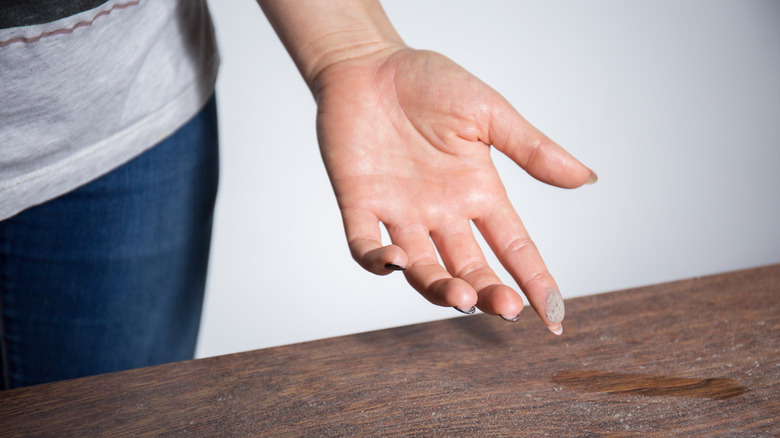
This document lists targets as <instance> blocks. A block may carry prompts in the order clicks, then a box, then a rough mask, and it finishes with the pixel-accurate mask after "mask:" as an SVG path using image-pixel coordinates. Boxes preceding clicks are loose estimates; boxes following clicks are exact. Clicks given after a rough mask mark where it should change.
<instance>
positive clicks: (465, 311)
mask: <svg viewBox="0 0 780 438" xmlns="http://www.w3.org/2000/svg"><path fill="white" fill-rule="evenodd" d="M453 309H455V310H457V311H458V312H460V313H465V314H466V315H473V314H474V312H476V311H477V308H476V307H474V306H471V308H470V309H468V310H463V309H461V308H460V307H453Z"/></svg>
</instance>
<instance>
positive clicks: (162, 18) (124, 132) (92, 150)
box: [0, 0, 219, 220]
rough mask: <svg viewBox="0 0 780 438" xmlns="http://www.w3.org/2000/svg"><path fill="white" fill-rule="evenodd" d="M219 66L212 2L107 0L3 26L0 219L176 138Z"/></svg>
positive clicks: (0, 54) (0, 42) (209, 90)
mask: <svg viewBox="0 0 780 438" xmlns="http://www.w3.org/2000/svg"><path fill="white" fill-rule="evenodd" d="M93 3H100V2H94V0H93ZM218 64H219V59H218V54H217V48H216V43H215V39H214V30H213V27H212V24H211V19H210V17H209V14H208V10H207V7H206V2H205V0H109V1H106V2H104V3H102V4H99V5H98V6H97V7H94V8H91V9H88V10H84V11H82V12H79V13H76V14H75V15H70V16H67V17H64V18H59V19H57V20H55V21H51V22H47V23H44V24H34V25H25V26H17V27H10V28H6V29H0V220H2V219H6V218H8V217H10V216H13V215H14V214H16V213H18V212H20V211H22V210H24V209H25V208H28V207H31V206H33V205H37V204H40V203H42V202H45V201H47V200H50V199H52V198H55V197H57V196H59V195H61V194H64V193H67V192H68V191H71V190H73V189H75V188H76V187H78V186H80V185H83V184H85V183H87V182H89V181H91V180H93V179H95V178H97V177H99V176H101V175H103V174H105V173H107V172H109V171H110V170H112V169H114V168H116V167H118V166H119V165H121V164H123V163H125V162H127V161H128V160H130V159H132V158H133V157H135V156H137V155H139V154H140V153H142V152H144V151H145V150H146V149H148V148H150V147H151V146H153V145H155V144H157V143H158V142H160V141H161V140H163V139H164V138H165V137H167V136H169V135H170V134H172V133H173V132H175V131H176V130H177V129H178V128H179V127H181V126H182V125H184V124H185V123H186V122H187V120H189V119H190V118H191V117H192V116H194V115H195V114H196V113H197V112H198V111H199V110H200V108H201V107H202V106H203V105H204V104H205V102H206V101H207V100H208V99H209V98H210V97H211V95H212V93H213V91H214V83H215V81H216V76H217V69H218Z"/></svg>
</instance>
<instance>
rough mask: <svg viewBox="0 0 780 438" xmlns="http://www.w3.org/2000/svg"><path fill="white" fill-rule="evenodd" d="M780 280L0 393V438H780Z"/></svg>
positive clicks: (692, 284)
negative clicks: (548, 324) (545, 320)
mask: <svg viewBox="0 0 780 438" xmlns="http://www.w3.org/2000/svg"><path fill="white" fill-rule="evenodd" d="M779 292H780V265H775V266H769V267H763V268H757V269H750V270H744V271H738V272H732V273H727V274H721V275H715V276H708V277H702V278H694V279H690V280H684V281H678V282H673V283H666V284H660V285H655V286H648V287H642V288H637V289H631V290H625V291H618V292H612V293H606V294H600V295H593V296H588V297H582V298H575V299H572V300H568V301H567V303H566V308H567V313H566V321H565V323H564V327H565V331H564V334H563V336H561V337H556V336H554V335H552V334H550V333H549V332H548V331H547V329H546V328H545V327H544V326H543V325H542V324H540V323H539V321H537V318H536V317H535V315H533V314H532V312H531V311H530V309H527V310H526V311H525V312H524V315H523V317H522V318H521V319H520V321H519V322H517V323H508V322H505V321H502V320H501V319H499V318H496V317H490V316H487V315H474V316H465V317H459V318H454V319H448V320H442V321H436V322H431V323H425V324H417V325H411V326H405V327H399V328H393V329H387V330H380V331H374V332H369V333H361V334H356V335H350V336H343V337H338V338H331V339H324V340H319V341H313V342H306V343H301V344H294V345H287V346H282V347H274V348H268V349H264V350H257V351H250V352H246V353H238V354H233V355H227V356H219V357H213V358H206V359H199V360H193V361H187V362H179V363H174V364H167V365H161V366H157V367H150V368H143V369H137V370H130V371H124V372H119V373H112V374H104V375H99V376H92V377H85V378H82V379H75V380H69V381H64V382H57V383H50V384H44V385H38V386H34V387H29V388H20V389H14V390H9V391H0V436H4V437H5V436H15V435H25V436H35V435H49V436H51V435H54V436H68V435H78V436H98V435H99V436H144V435H154V436H160V435H176V436H178V435H184V434H189V435H193V436H252V435H254V436H398V435H403V436H446V437H449V436H464V435H465V436H521V435H530V436H607V435H609V436H616V435H618V436H626V435H641V436H650V435H660V436H669V435H670V434H675V435H677V434H679V435H685V436H715V435H722V436H735V435H736V436H745V435H748V436H778V435H780V385H779V384H780V300H779V299H778V298H780V294H779Z"/></svg>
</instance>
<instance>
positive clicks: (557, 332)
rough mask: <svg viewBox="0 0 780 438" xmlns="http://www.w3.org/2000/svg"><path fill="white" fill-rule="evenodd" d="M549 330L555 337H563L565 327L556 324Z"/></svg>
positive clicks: (548, 328)
mask: <svg viewBox="0 0 780 438" xmlns="http://www.w3.org/2000/svg"><path fill="white" fill-rule="evenodd" d="M547 330H550V331H551V332H552V333H553V334H554V335H558V336H560V335H562V334H563V326H562V325H561V324H556V325H554V326H552V327H550V326H547Z"/></svg>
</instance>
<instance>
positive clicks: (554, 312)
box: [545, 288, 566, 335]
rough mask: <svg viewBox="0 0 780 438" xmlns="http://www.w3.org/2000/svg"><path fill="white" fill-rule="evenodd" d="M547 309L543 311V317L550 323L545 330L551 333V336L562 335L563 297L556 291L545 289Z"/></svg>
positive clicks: (564, 310) (564, 311)
mask: <svg viewBox="0 0 780 438" xmlns="http://www.w3.org/2000/svg"><path fill="white" fill-rule="evenodd" d="M545 305H546V307H547V309H546V310H545V316H547V320H548V321H549V322H550V323H551V324H550V325H548V326H547V328H548V329H549V330H550V331H551V332H553V334H556V335H561V334H562V333H563V325H561V322H562V321H563V316H564V314H565V313H566V309H565V307H564V304H563V296H561V293H560V292H559V291H558V289H552V288H551V289H547V299H546V300H545Z"/></svg>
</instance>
